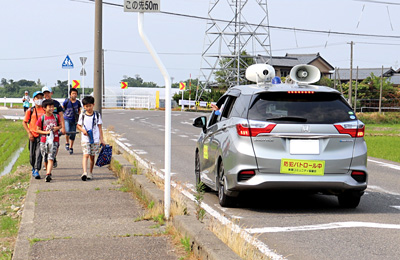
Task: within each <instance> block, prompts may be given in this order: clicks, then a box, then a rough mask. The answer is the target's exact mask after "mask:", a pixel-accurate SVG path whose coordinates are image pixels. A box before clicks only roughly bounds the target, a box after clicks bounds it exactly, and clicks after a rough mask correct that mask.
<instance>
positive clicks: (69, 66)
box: [62, 55, 74, 69]
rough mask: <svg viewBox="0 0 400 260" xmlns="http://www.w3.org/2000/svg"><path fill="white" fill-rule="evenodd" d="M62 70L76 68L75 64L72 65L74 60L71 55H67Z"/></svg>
mask: <svg viewBox="0 0 400 260" xmlns="http://www.w3.org/2000/svg"><path fill="white" fill-rule="evenodd" d="M62 68H63V69H73V68H74V64H73V63H72V60H71V58H70V57H69V55H67V57H65V60H64V61H63V63H62Z"/></svg>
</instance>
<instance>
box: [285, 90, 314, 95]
mask: <svg viewBox="0 0 400 260" xmlns="http://www.w3.org/2000/svg"><path fill="white" fill-rule="evenodd" d="M287 93H288V94H314V93H315V92H314V91H311V90H291V91H288V92H287Z"/></svg>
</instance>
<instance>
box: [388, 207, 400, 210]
mask: <svg viewBox="0 0 400 260" xmlns="http://www.w3.org/2000/svg"><path fill="white" fill-rule="evenodd" d="M390 207H392V208H395V209H398V210H400V206H390Z"/></svg>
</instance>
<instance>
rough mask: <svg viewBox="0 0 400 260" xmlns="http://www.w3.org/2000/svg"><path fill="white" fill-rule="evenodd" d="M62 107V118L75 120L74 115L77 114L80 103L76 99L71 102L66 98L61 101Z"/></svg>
mask: <svg viewBox="0 0 400 260" xmlns="http://www.w3.org/2000/svg"><path fill="white" fill-rule="evenodd" d="M63 107H64V110H65V112H64V119H67V120H72V121H75V115H77V116H78V115H79V108H81V107H82V105H81V102H80V101H79V100H78V99H77V100H76V101H75V103H72V101H70V100H69V99H66V100H65V101H64V103H63ZM74 111H75V113H74Z"/></svg>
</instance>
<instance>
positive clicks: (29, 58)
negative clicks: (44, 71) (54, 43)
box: [0, 51, 93, 61]
mask: <svg viewBox="0 0 400 260" xmlns="http://www.w3.org/2000/svg"><path fill="white" fill-rule="evenodd" d="M88 52H93V51H80V52H73V53H69V55H75V54H82V53H88ZM64 56H65V54H61V55H50V56H38V57H25V58H4V59H0V61H2V60H4V61H6V60H7V61H12V60H37V59H49V58H58V57H64Z"/></svg>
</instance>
